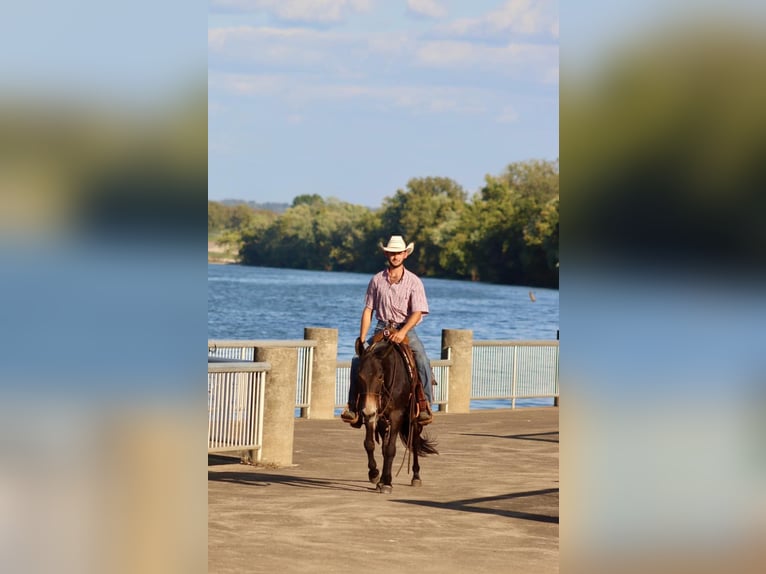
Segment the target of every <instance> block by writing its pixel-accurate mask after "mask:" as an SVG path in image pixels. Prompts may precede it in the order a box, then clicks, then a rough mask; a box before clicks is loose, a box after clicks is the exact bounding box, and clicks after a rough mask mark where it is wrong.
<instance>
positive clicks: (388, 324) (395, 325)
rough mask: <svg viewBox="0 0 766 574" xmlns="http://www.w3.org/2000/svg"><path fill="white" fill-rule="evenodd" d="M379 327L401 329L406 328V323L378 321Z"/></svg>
mask: <svg viewBox="0 0 766 574" xmlns="http://www.w3.org/2000/svg"><path fill="white" fill-rule="evenodd" d="M378 325H382V326H383V327H386V328H389V329H390V328H394V329H401V328H402V327H404V325H405V323H394V322H393V321H381V320H380V319H378Z"/></svg>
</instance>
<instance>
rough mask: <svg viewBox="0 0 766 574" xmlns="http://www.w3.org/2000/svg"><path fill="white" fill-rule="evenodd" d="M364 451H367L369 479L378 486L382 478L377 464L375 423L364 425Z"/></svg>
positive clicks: (368, 422)
mask: <svg viewBox="0 0 766 574" xmlns="http://www.w3.org/2000/svg"><path fill="white" fill-rule="evenodd" d="M364 450H366V451H367V468H368V469H369V471H368V472H367V478H368V479H369V480H370V482H371V483H372V484H377V483H378V480H380V479H379V476H380V472H379V471H378V465H377V463H376V462H375V435H374V430H373V423H372V422H371V421H366V422H365V425H364Z"/></svg>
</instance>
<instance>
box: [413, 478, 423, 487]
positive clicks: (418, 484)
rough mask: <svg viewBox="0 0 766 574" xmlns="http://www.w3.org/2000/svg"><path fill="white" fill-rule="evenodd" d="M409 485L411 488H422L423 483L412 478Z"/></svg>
mask: <svg viewBox="0 0 766 574" xmlns="http://www.w3.org/2000/svg"><path fill="white" fill-rule="evenodd" d="M410 484H411V485H412V486H423V483H422V482H421V481H420V479H419V478H413V479H412V482H411V483H410Z"/></svg>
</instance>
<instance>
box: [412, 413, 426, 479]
mask: <svg viewBox="0 0 766 574" xmlns="http://www.w3.org/2000/svg"><path fill="white" fill-rule="evenodd" d="M422 430H423V427H421V426H420V425H419V424H417V423H415V424H413V425H412V427H410V432H411V433H412V450H411V451H410V452H412V482H410V485H412V486H422V484H423V483H422V482H421V481H420V462H418V450H419V449H420V432H421V431H422Z"/></svg>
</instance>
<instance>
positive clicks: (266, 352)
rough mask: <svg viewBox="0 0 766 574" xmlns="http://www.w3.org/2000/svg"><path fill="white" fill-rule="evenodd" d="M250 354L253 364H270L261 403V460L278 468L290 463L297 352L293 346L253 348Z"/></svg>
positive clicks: (291, 458) (291, 460) (291, 457)
mask: <svg viewBox="0 0 766 574" xmlns="http://www.w3.org/2000/svg"><path fill="white" fill-rule="evenodd" d="M253 354H254V359H255V361H256V362H264V363H270V364H271V371H269V376H268V378H267V380H266V390H265V393H264V395H265V396H264V401H263V404H264V408H263V451H262V453H261V461H262V462H263V463H267V464H268V463H271V464H275V465H279V466H284V465H289V464H292V462H293V437H294V432H293V423H294V421H295V372H296V370H297V368H298V352H297V351H296V350H295V348H293V347H256V348H255V349H254V353H253ZM250 461H252V455H251V457H250Z"/></svg>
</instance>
